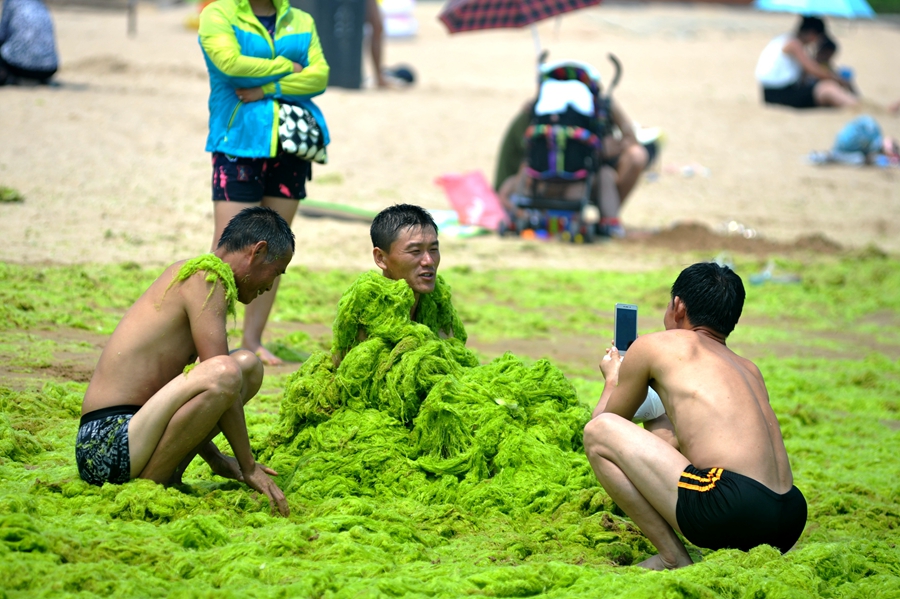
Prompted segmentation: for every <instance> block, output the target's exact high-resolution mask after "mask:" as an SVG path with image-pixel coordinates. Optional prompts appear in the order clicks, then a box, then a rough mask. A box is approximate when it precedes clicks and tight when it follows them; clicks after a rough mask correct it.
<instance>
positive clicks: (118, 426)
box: [75, 405, 141, 486]
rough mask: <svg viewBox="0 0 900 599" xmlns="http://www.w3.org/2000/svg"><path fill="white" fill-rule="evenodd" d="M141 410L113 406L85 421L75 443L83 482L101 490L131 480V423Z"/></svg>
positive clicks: (85, 418) (76, 457) (91, 415)
mask: <svg viewBox="0 0 900 599" xmlns="http://www.w3.org/2000/svg"><path fill="white" fill-rule="evenodd" d="M140 407H141V406H133V405H125V406H112V407H109V408H102V409H100V410H94V411H93V412H88V413H87V414H85V415H84V416H82V417H81V426H80V427H79V428H78V437H77V438H76V439H75V463H76V464H78V474H79V475H80V476H81V479H82V480H83V481H85V482H87V483H90V484H92V485H97V486H101V485H103V483H113V484H116V485H120V484H122V483H126V482H128V481H129V480H131V456H130V454H129V453H128V423H129V422H131V417H132V416H134V415H135V414H136V413H137V411H138V410H139V409H140Z"/></svg>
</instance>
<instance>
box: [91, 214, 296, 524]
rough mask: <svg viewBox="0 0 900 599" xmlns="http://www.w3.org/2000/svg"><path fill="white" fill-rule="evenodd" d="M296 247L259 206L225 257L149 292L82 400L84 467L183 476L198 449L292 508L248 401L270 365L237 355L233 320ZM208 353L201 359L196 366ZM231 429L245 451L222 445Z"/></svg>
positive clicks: (171, 271) (122, 476)
mask: <svg viewBox="0 0 900 599" xmlns="http://www.w3.org/2000/svg"><path fill="white" fill-rule="evenodd" d="M293 255H294V234H293V233H292V232H291V228H290V226H289V225H288V224H287V223H286V222H285V221H284V219H282V218H281V217H280V216H279V215H278V213H277V212H274V211H273V210H271V209H269V208H264V207H255V208H247V209H245V210H243V211H241V212H240V213H238V214H237V215H236V216H235V217H234V218H233V219H232V220H231V222H230V223H229V224H228V226H227V227H226V228H225V230H224V232H223V233H222V237H221V239H220V240H219V245H218V247H217V249H216V251H215V252H214V253H213V254H207V255H205V256H201V257H200V258H196V259H194V260H190V261H187V262H184V261H182V262H176V263H175V264H173V265H172V266H170V267H169V268H167V269H166V271H165V272H164V273H163V274H162V275H161V276H160V277H159V278H158V279H157V280H156V281H155V282H154V283H153V284H152V285H151V286H150V288H149V289H147V291H145V292H144V294H143V295H142V296H141V297H140V298H138V300H137V301H136V302H135V303H134V305H133V306H132V307H131V309H129V310H128V312H127V313H126V314H125V316H124V317H123V318H122V320H121V322H119V325H118V326H117V327H116V330H115V331H114V332H113V334H112V337H111V338H110V340H109V342H108V343H107V345H106V347H105V348H104V350H103V353H102V354H101V356H100V361H99V362H98V364H97V369H96V370H95V371H94V375H93V377H92V378H91V382H90V384H89V385H88V389H87V392H86V393H85V395H84V403H83V404H82V408H81V412H82V417H81V426H80V428H79V431H78V438H77V441H76V445H75V457H76V461H77V463H78V472H79V474H80V475H81V478H82V479H84V480H85V481H87V482H89V483H92V484H95V485H102V484H103V483H106V482H110V483H114V484H121V483H124V482H127V481H128V480H130V479H133V478H146V479H150V480H153V481H156V482H158V483H162V484H165V485H172V484H178V483H180V482H181V475H182V473H183V472H184V470H185V468H187V466H188V464H189V463H190V461H191V460H192V459H193V458H194V456H196V455H197V454H198V453H199V454H200V456H201V457H202V458H203V459H204V460H206V462H207V463H208V464H209V465H210V467H211V468H212V471H213V472H215V473H216V474H218V475H220V476H224V477H226V478H233V479H236V480H239V481H242V482H244V483H246V484H247V485H248V486H250V487H251V488H253V489H255V490H257V491H259V492H261V493H263V494H265V495H266V496H267V497H268V498H269V503H270V506H272V509H273V510H274V508H275V507H276V506H277V508H278V510H279V511H280V512H281V514H282V515H285V516H287V515H288V505H287V501H286V500H285V498H284V493H282V492H281V490H280V489H279V488H278V486H277V485H276V484H275V482H274V481H273V480H272V479H271V478H270V475H277V473H276V472H275V471H274V470H272V469H271V468H268V467H266V466H264V465H262V464H260V463H258V462H256V461H255V460H254V459H253V454H252V453H251V450H250V441H249V438H248V434H247V426H246V423H245V421H244V404H245V403H247V401H249V400H250V398H252V397H253V396H254V395H255V394H256V392H257V391H258V390H259V387H260V385H261V384H262V378H263V366H262V363H261V362H260V361H259V358H257V357H256V356H255V355H253V353H252V352H249V351H246V350H238V351H235V352H233V353H231V354H229V352H228V343H227V335H226V330H225V327H226V318H227V315H228V314H229V313H231V314H232V316H233V314H234V301H235V300H237V301H240V302H241V303H242V304H249V303H250V302H251V301H252V300H253V299H254V298H256V297H257V296H259V295H261V294H263V293H265V292H266V291H268V290H269V289H271V287H272V285H273V284H274V283H275V280H276V279H277V278H278V276H279V275H281V274H283V273H284V271H285V269H286V268H287V266H288V264H289V263H290V261H291V258H293ZM198 358H199V363H196V365H195V362H197V360H198ZM220 431H221V432H223V433H224V434H225V438H226V439H227V440H228V442H229V444H230V445H231V448H232V450H233V452H234V455H235V457H234V458H232V457H228V456H225V455H224V454H222V452H220V451H219V450H218V448H217V447H216V445H215V444H214V443H213V442H212V440H213V438H214V437H215V436H216V435H217V434H218V433H219V432H220Z"/></svg>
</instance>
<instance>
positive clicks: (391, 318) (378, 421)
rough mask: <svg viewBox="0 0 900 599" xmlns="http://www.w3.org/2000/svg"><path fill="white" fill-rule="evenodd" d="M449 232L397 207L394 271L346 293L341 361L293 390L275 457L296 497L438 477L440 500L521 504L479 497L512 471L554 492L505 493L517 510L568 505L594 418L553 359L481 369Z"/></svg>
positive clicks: (508, 358)
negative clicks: (450, 261) (458, 304)
mask: <svg viewBox="0 0 900 599" xmlns="http://www.w3.org/2000/svg"><path fill="white" fill-rule="evenodd" d="M437 234H438V231H437V227H436V226H435V224H434V221H433V220H432V218H431V216H430V215H429V214H428V212H426V211H425V210H423V209H422V208H419V207H418V206H411V205H397V206H391V207H390V208H387V209H385V210H384V211H382V212H381V213H380V214H379V215H378V216H377V217H376V218H375V219H374V221H373V223H372V228H371V235H372V241H373V245H374V246H375V247H374V248H373V258H374V260H375V264H376V265H377V266H378V267H379V269H380V270H381V272H377V271H370V272H367V273H364V274H362V275H361V276H360V277H359V278H357V279H356V281H355V282H354V283H353V285H352V286H351V287H350V288H349V289H348V290H347V291H346V292H345V293H344V294H343V296H342V297H341V300H340V302H339V304H338V308H337V314H336V317H335V321H334V325H333V327H332V332H333V338H332V344H331V351H330V352H324V351H322V352H315V353H313V355H312V356H310V358H309V359H308V360H307V361H306V362H304V364H303V366H302V367H301V368H300V369H299V370H298V371H297V372H295V373H294V374H292V375H291V376H290V377H289V378H288V380H287V381H286V384H285V390H284V398H283V400H282V404H281V413H280V418H279V423H278V425H277V426H276V427H275V429H274V430H273V432H272V434H271V435H270V436H269V439H268V441H267V445H268V446H269V447H268V448H267V450H266V451H267V454H266V455H267V459H269V461H270V462H272V463H275V464H278V466H279V467H281V468H285V469H294V474H290V475H289V476H288V480H289V481H290V482H289V483H288V484H287V490H288V491H289V492H300V493H303V494H304V496H306V497H320V496H322V495H320V494H323V493H324V494H326V495H328V496H331V494H333V493H337V492H339V491H337V490H339V489H343V490H345V491H342V492H348V493H349V492H351V491H349V489H356V490H358V491H359V492H363V493H371V492H372V489H373V485H374V486H375V487H377V488H379V489H384V488H391V489H393V491H392V492H396V493H399V494H404V493H407V492H413V491H412V489H413V488H418V487H417V485H426V484H430V483H427V482H426V480H425V477H436V478H435V479H434V480H436V481H441V482H439V483H436V484H439V485H450V486H447V487H446V488H444V487H442V488H441V489H434V493H435V495H433V496H434V497H445V498H446V494H447V493H451V489H452V493H453V496H454V497H456V499H455V500H454V501H456V500H459V501H463V499H462V496H463V495H466V496H467V497H470V498H472V499H471V500H472V501H480V500H476V499H474V498H475V497H481V496H482V495H481V494H482V493H488V494H490V493H493V492H496V493H501V494H503V493H506V492H507V491H506V490H505V489H507V487H506V486H503V485H500V486H490V485H488V486H484V487H482V486H480V485H479V482H480V481H484V480H487V479H490V478H492V477H494V476H495V475H496V474H498V473H500V472H505V473H506V474H505V475H504V476H505V478H504V480H505V483H504V485H513V487H514V488H516V489H518V488H520V486H522V485H524V486H527V487H528V488H531V487H533V486H534V485H535V484H538V483H536V482H535V481H536V479H540V480H541V482H540V483H539V485H547V489H546V493H537V494H536V495H535V494H532V493H524V492H523V493H522V494H518V493H515V492H510V493H511V495H509V496H507V495H503V497H504V499H502V500H500V499H498V501H500V503H502V504H503V505H507V506H508V505H509V504H511V503H515V502H514V501H513V500H512V497H514V496H515V497H519V499H520V500H521V502H522V503H529V504H530V503H533V502H535V501H544V500H547V498H550V497H552V498H555V499H554V500H553V501H557V500H559V501H561V500H562V499H560V497H562V496H564V495H565V494H566V493H567V492H568V491H567V490H566V487H565V484H566V481H567V480H568V477H569V476H570V475H572V472H573V470H572V468H571V467H570V465H571V463H572V460H573V459H574V458H573V454H574V453H575V452H579V453H580V451H581V437H582V430H583V427H584V424H585V423H586V422H587V420H588V416H589V414H590V412H589V410H588V409H587V407H586V406H585V405H583V404H581V403H579V402H578V398H577V394H576V392H575V388H574V387H573V386H572V384H571V383H570V382H569V381H568V380H567V379H566V378H565V375H564V374H563V373H562V372H561V371H560V370H559V369H558V368H556V367H555V366H554V365H553V364H552V363H550V362H549V361H548V360H545V359H542V360H538V361H536V362H534V363H533V364H530V365H527V364H525V363H523V362H522V361H521V360H519V359H518V358H516V356H514V355H512V354H509V353H507V354H505V355H503V356H501V357H499V358H496V359H495V360H492V361H491V362H490V363H488V364H481V363H480V362H479V359H478V356H477V355H476V354H475V353H474V352H472V351H470V350H469V349H467V348H466V346H465V342H466V331H465V327H464V326H463V324H462V321H461V320H460V318H459V315H458V313H457V312H456V309H455V308H454V306H453V302H452V300H451V292H450V288H449V286H448V285H446V284H445V283H444V281H443V280H442V278H441V276H440V275H438V267H439V265H440V246H439V243H438V239H437ZM547 464H554V467H555V468H556V469H555V470H554V472H553V473H552V474H548V473H547V472H546V471H545V470H546V468H547ZM301 465H302V467H301ZM445 477H449V478H445ZM451 479H452V480H453V481H456V482H454V483H453V484H450V482H448V481H449V480H451ZM376 481H377V482H376ZM459 485H462V486H459ZM326 489H328V490H326ZM419 491H421V489H419ZM419 491H416V492H419ZM457 493H458V494H457ZM536 497H543V498H544V499H542V500H538V499H536ZM448 500H449V499H448ZM466 501H468V500H466ZM516 501H518V500H516ZM548 501H549V500H548Z"/></svg>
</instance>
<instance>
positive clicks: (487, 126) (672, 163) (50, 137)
mask: <svg viewBox="0 0 900 599" xmlns="http://www.w3.org/2000/svg"><path fill="white" fill-rule="evenodd" d="M439 8H440V4H438V3H421V4H419V5H418V6H417V9H416V10H417V18H418V20H419V23H420V32H419V35H418V36H417V37H416V38H414V39H408V40H395V39H390V40H388V42H387V46H386V63H387V64H388V65H391V64H398V63H406V64H409V65H411V66H412V67H413V68H414V69H415V71H416V73H417V75H418V81H417V84H416V85H415V86H414V87H412V88H409V89H405V90H390V91H377V90H374V89H364V90H345V89H339V88H330V89H328V90H327V92H326V93H325V94H324V95H323V96H321V97H320V98H319V99H318V100H317V102H318V104H319V105H320V106H321V108H322V109H323V111H324V113H325V115H326V118H327V120H328V126H329V128H330V130H331V135H332V144H331V146H330V148H329V159H330V162H329V164H328V165H326V166H318V165H317V166H316V168H315V172H314V179H313V181H312V182H310V183H309V186H308V191H309V197H310V198H311V199H315V200H318V201H325V202H338V203H343V204H350V205H353V206H358V207H361V208H366V209H371V210H378V209H380V208H383V207H385V206H387V205H390V204H393V203H398V202H409V203H416V204H420V205H422V206H425V207H426V208H432V209H448V208H449V204H448V202H447V200H446V198H445V197H444V195H443V192H442V190H441V189H440V188H439V187H437V186H436V185H435V184H434V179H435V178H436V177H438V176H439V175H441V174H444V173H452V172H464V171H470V170H481V171H483V172H484V173H485V175H486V176H487V178H488V180H491V179H492V178H493V169H494V161H495V156H496V150H497V147H498V145H499V142H500V138H501V136H502V133H503V131H504V129H505V127H506V125H507V123H508V121H509V120H510V118H511V117H512V116H513V114H514V113H515V112H516V111H517V110H518V108H519V107H520V106H521V105H522V103H523V102H524V101H525V100H527V99H528V98H529V97H530V96H531V95H532V94H533V92H534V80H535V76H534V68H535V48H534V44H533V40H532V36H531V32H530V31H529V30H528V29H525V30H506V31H488V32H477V33H464V34H457V35H450V34H448V33H447V32H446V30H445V29H444V27H443V25H442V24H441V23H439V22H438V20H437V18H436V17H437V13H438V10H439ZM52 12H53V17H54V19H55V24H56V30H57V36H58V44H59V50H60V54H61V60H62V66H61V70H60V72H59V74H58V80H59V82H60V83H61V84H62V85H61V86H59V87H56V88H50V87H14V88H2V89H0V185H2V186H9V187H13V188H15V189H17V190H18V191H20V192H21V193H22V194H23V195H24V197H25V201H24V202H21V203H3V204H0V235H2V238H3V243H2V245H0V260H2V261H7V262H22V263H36V262H37V263H39V262H54V263H82V262H128V261H133V262H136V263H139V264H142V265H151V266H161V265H164V264H166V263H169V262H171V261H174V260H177V259H180V258H185V257H190V256H193V255H196V254H198V253H201V252H204V251H208V250H209V244H210V241H211V236H212V228H213V226H212V203H211V201H210V199H209V196H210V159H209V154H207V153H206V152H204V145H205V139H206V133H207V108H206V102H207V94H208V83H207V77H206V69H205V66H204V62H203V58H202V55H201V52H200V49H199V46H198V44H197V39H196V31H194V30H191V29H190V28H189V27H187V26H186V25H185V23H186V21H187V20H189V18H190V17H191V16H192V15H194V14H195V13H196V8H195V7H194V6H189V5H175V6H170V7H161V6H157V5H154V4H143V5H141V6H140V9H139V14H138V31H137V35H136V36H135V37H128V36H127V35H126V19H125V14H124V12H102V11H93V10H78V9H72V8H54V9H53V11H52ZM795 22H796V17H794V16H793V15H787V14H768V13H759V12H756V11H754V10H753V9H752V8H749V7H728V6H717V5H688V4H672V5H667V4H640V3H634V4H614V5H601V6H599V7H596V8H591V9H586V10H582V11H579V12H576V13H571V14H569V15H566V16H564V17H562V18H561V19H559V20H551V21H549V22H545V23H542V24H541V25H540V26H539V28H538V29H539V33H540V39H541V42H542V44H543V46H544V47H545V48H547V49H549V51H550V59H551V60H556V59H563V58H573V59H579V60H586V61H589V62H592V63H593V64H595V65H596V66H598V67H599V68H600V70H601V71H602V72H603V74H604V76H605V77H607V79H608V78H609V76H610V74H611V71H612V68H611V65H610V63H609V62H608V61H607V59H606V56H607V54H608V53H610V52H612V53H615V54H616V55H617V56H618V57H619V59H620V60H621V62H622V64H623V65H624V74H623V77H622V81H621V83H620V85H619V87H618V88H617V89H616V90H615V97H616V98H617V100H618V101H619V102H620V103H621V105H622V106H623V107H624V108H625V110H626V112H627V113H628V114H629V116H630V117H631V118H633V119H634V120H636V121H638V122H640V123H641V124H643V125H645V126H658V127H661V128H662V129H663V131H664V133H665V139H666V142H665V145H664V148H663V151H662V154H661V157H660V162H659V164H658V165H657V167H656V169H655V175H656V180H655V181H647V180H645V181H642V182H641V184H640V186H639V187H638V189H637V190H636V191H635V193H634V195H633V196H632V198H631V199H630V201H629V203H628V204H627V206H626V208H625V210H624V212H623V219H624V222H625V225H626V227H628V228H629V229H630V230H633V231H648V230H654V229H666V228H668V227H671V226H672V225H673V224H675V223H680V222H681V223H684V222H694V223H698V224H701V225H705V226H706V227H708V228H710V229H712V230H715V229H716V228H717V227H719V226H721V225H722V224H723V223H725V222H727V221H736V222H738V223H741V224H743V225H744V226H746V227H749V228H752V229H754V230H756V231H757V232H758V233H759V234H760V235H761V236H762V237H764V238H765V239H767V240H770V241H772V242H779V243H781V244H782V245H777V244H773V245H772V246H771V247H774V248H776V249H777V248H779V247H781V248H785V247H792V246H790V245H783V244H791V243H793V242H795V241H796V240H798V239H799V240H801V241H800V243H799V245H798V247H801V246H802V247H804V248H807V249H812V250H813V251H815V248H816V247H818V246H816V244H815V243H812V244H811V245H810V244H809V243H807V242H808V240H809V238H810V236H812V238H813V240H815V239H818V240H819V241H822V239H821V238H825V239H826V240H830V241H832V242H836V243H838V244H840V245H842V246H843V247H848V248H855V247H863V246H867V245H870V244H875V245H877V246H879V247H880V248H882V249H884V250H886V251H888V252H897V251H900V221H898V219H897V218H896V217H897V215H898V213H900V211H898V207H900V185H898V181H900V169H877V168H850V167H827V168H823V167H814V166H811V165H808V164H806V163H805V162H804V158H805V156H806V154H807V153H808V152H809V151H811V150H814V149H827V148H828V147H830V145H831V144H832V141H833V139H834V136H835V134H836V133H837V131H838V130H839V129H840V128H841V126H842V125H843V124H844V123H846V122H847V121H849V120H850V119H851V118H853V116H854V115H855V113H854V112H851V111H837V110H812V111H802V112H800V111H794V110H791V109H787V108H768V107H765V106H763V105H762V104H761V102H760V98H759V96H760V93H759V90H758V89H757V87H756V84H755V82H754V78H753V69H754V66H755V63H756V59H757V57H758V55H759V52H760V51H761V50H762V48H763V46H765V44H766V42H767V41H768V40H769V39H771V38H772V37H773V36H775V35H778V34H780V33H782V32H785V31H788V30H789V29H791V28H792V27H793V26H794V25H795ZM829 26H830V28H831V30H832V32H833V34H834V36H835V37H836V38H837V39H838V42H839V44H840V47H841V50H840V54H839V55H838V57H837V62H838V64H842V65H844V64H846V65H850V66H852V67H853V69H854V71H855V74H856V82H857V85H858V87H859V89H860V90H862V92H863V94H864V96H865V98H866V99H867V102H870V103H871V104H870V105H869V106H867V107H866V109H865V110H864V111H866V112H872V113H873V114H874V115H875V116H876V118H877V119H878V120H879V122H880V123H881V124H882V127H883V129H884V130H885V131H886V132H887V133H889V134H893V135H900V117H898V116H895V115H888V114H885V113H884V112H877V106H878V105H884V104H886V103H888V102H891V101H894V100H897V99H900V78H898V77H897V63H896V56H897V54H896V51H895V50H894V49H895V48H897V47H898V45H900V27H898V26H897V24H896V23H891V22H884V21H874V22H862V21H860V22H848V21H841V20H830V21H829ZM367 66H368V65H367ZM685 166H691V167H692V168H693V170H694V171H695V173H696V174H694V176H692V177H686V176H684V175H683V174H682V167H685ZM294 230H295V232H296V234H297V239H298V251H297V254H296V257H295V258H294V263H293V264H294V265H303V266H307V267H310V268H338V267H339V268H348V269H367V268H371V267H372V262H371V245H370V242H369V240H368V226H367V225H366V224H364V223H347V222H339V221H336V220H331V219H322V218H318V219H315V218H307V217H302V216H301V217H298V218H297V219H296V220H295V221H294ZM679 231H682V232H683V233H684V234H683V235H681V236H680V237H679V239H678V247H677V249H678V251H683V250H686V249H691V239H693V237H692V235H693V233H691V231H696V230H695V229H691V228H689V227H683V228H682V229H679ZM676 237H678V236H676ZM697 239H698V241H697V244H698V245H697V249H698V250H705V249H707V245H709V244H706V245H704V243H703V242H702V240H700V238H699V237H698V238H697ZM804 239H806V241H804ZM442 244H443V248H444V252H443V263H442V265H443V266H444V267H446V266H453V265H469V266H471V267H473V268H485V269H487V268H525V267H558V268H560V267H569V268H587V269H592V268H594V269H599V268H610V269H622V270H640V269H645V268H650V267H655V266H659V265H663V264H673V263H676V262H677V261H678V260H679V259H680V258H679V257H678V255H679V254H677V252H673V251H670V250H669V249H668V248H667V246H666V245H665V244H660V243H652V242H650V241H648V242H647V243H643V242H642V241H641V240H640V239H635V240H632V241H629V242H625V243H623V242H608V243H602V244H595V245H590V246H577V245H572V244H564V243H542V242H524V241H522V240H519V239H509V238H505V239H501V238H499V237H497V236H488V237H478V238H473V239H466V240H461V239H452V238H447V237H445V238H443V239H442ZM804 244H806V245H804ZM713 245H715V244H713ZM825 245H826V246H827V245H828V244H827V243H825ZM711 247H712V246H710V248H711ZM771 247H769V248H768V249H766V251H770V250H771Z"/></svg>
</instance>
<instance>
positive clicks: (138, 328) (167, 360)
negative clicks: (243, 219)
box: [82, 261, 228, 413]
mask: <svg viewBox="0 0 900 599" xmlns="http://www.w3.org/2000/svg"><path fill="white" fill-rule="evenodd" d="M183 264H184V261H181V262H176V263H175V264H173V265H172V266H170V267H169V268H167V269H166V270H165V272H163V274H162V275H160V277H159V278H158V279H156V281H155V282H154V283H153V284H152V285H151V286H150V288H149V289H147V291H145V292H144V294H143V295H142V296H141V297H140V298H139V299H138V300H137V301H136V302H135V303H134V305H133V306H132V307H131V308H130V309H129V310H128V312H126V313H125V316H124V317H123V318H122V320H121V321H120V322H119V325H118V326H117V327H116V330H115V331H114V332H113V334H112V337H111V338H110V339H109V342H108V343H107V344H106V347H105V348H104V350H103V353H102V354H101V356H100V361H99V362H98V363H97V368H96V370H94V375H93V376H92V378H91V383H90V385H89V386H88V389H87V392H86V393H85V396H84V404H83V405H82V413H88V412H92V411H94V410H99V409H101V408H106V407H109V406H114V405H122V404H134V405H137V406H142V405H144V404H145V403H146V402H147V400H148V399H150V397H151V396H152V395H153V394H154V393H156V392H157V391H159V390H160V389H162V387H163V386H164V385H165V384H166V383H168V382H169V381H171V380H172V379H174V378H175V377H176V376H177V375H179V374H180V373H182V372H183V370H184V367H185V366H187V365H188V364H191V363H193V362H195V361H196V360H197V355H198V350H197V347H196V346H195V344H194V338H193V334H192V331H193V330H200V329H201V328H202V330H204V331H205V335H203V337H205V338H208V339H209V341H210V344H209V346H208V347H206V348H204V349H205V350H207V351H208V354H209V355H222V354H227V353H228V346H227V343H226V339H225V337H224V335H219V334H218V333H219V329H221V331H222V332H224V330H225V327H224V324H223V323H224V319H225V310H226V303H225V291H224V285H223V283H222V282H218V284H217V287H218V288H217V289H215V291H214V293H213V294H212V296H210V291H213V286H214V284H213V283H209V282H207V281H206V277H207V273H206V272H205V271H199V272H197V273H195V274H193V275H191V276H190V277H189V278H188V279H187V280H185V281H183V282H180V283H178V284H176V285H173V284H172V283H173V281H174V280H175V277H176V275H177V274H178V271H179V270H180V269H181V266H182V265H183ZM190 315H193V316H194V318H195V319H197V320H203V321H204V322H197V323H196V325H195V326H192V324H191V317H190ZM210 325H211V326H210Z"/></svg>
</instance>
